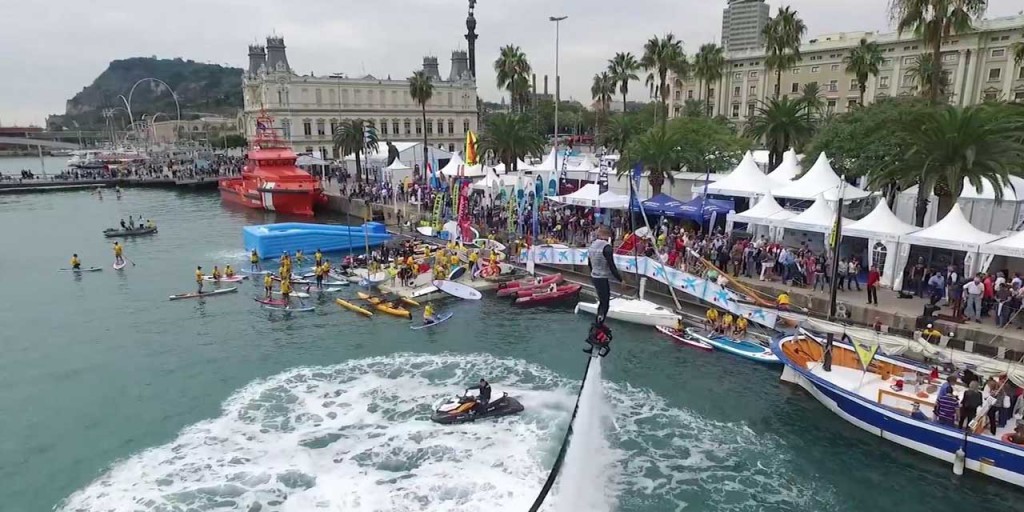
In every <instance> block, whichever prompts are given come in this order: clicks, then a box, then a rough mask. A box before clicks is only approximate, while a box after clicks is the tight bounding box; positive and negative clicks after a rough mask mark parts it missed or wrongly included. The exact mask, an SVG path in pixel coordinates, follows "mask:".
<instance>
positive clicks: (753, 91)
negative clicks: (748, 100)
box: [747, 84, 757, 96]
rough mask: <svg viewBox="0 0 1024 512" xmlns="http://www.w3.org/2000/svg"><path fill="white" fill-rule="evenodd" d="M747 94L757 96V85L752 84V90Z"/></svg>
mask: <svg viewBox="0 0 1024 512" xmlns="http://www.w3.org/2000/svg"><path fill="white" fill-rule="evenodd" d="M747 94H749V95H750V96H756V95H757V84H750V88H749V90H748V91H747Z"/></svg>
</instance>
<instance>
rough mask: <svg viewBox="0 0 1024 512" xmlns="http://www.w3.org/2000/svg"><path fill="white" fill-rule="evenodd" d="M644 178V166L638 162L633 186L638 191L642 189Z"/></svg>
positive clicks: (634, 168)
mask: <svg viewBox="0 0 1024 512" xmlns="http://www.w3.org/2000/svg"><path fill="white" fill-rule="evenodd" d="M643 176H644V164H641V163H639V162H637V164H636V166H634V167H633V176H632V178H633V186H634V187H636V188H637V189H639V188H640V179H641V178H643Z"/></svg>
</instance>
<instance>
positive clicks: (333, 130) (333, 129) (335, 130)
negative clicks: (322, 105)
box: [331, 120, 338, 135]
mask: <svg viewBox="0 0 1024 512" xmlns="http://www.w3.org/2000/svg"><path fill="white" fill-rule="evenodd" d="M335 133H338V122H337V121H334V120H332V121H331V135H334V134H335Z"/></svg>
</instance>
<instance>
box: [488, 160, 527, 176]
mask: <svg viewBox="0 0 1024 512" xmlns="http://www.w3.org/2000/svg"><path fill="white" fill-rule="evenodd" d="M516 165H517V166H518V168H519V170H520V171H522V170H526V168H527V167H529V166H530V165H529V164H527V163H526V162H524V161H523V159H522V158H518V159H516ZM494 170H495V171H497V172H500V173H504V172H505V163H504V162H500V163H498V165H495V166H494ZM508 172H512V169H509V170H508Z"/></svg>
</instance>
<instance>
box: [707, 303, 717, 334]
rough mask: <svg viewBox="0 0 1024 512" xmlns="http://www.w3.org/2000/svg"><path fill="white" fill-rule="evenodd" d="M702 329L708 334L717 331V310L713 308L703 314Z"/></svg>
mask: <svg viewBox="0 0 1024 512" xmlns="http://www.w3.org/2000/svg"><path fill="white" fill-rule="evenodd" d="M704 328H705V329H707V330H708V332H711V331H715V330H717V329H718V310H717V309H715V308H708V310H707V312H706V313H704Z"/></svg>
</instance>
